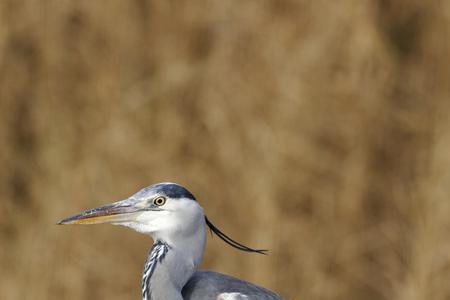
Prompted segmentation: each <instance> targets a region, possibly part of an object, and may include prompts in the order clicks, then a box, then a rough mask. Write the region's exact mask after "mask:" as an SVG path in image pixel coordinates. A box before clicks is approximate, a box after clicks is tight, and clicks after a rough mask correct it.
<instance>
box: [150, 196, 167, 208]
mask: <svg viewBox="0 0 450 300" xmlns="http://www.w3.org/2000/svg"><path fill="white" fill-rule="evenodd" d="M165 203H166V198H164V197H162V196H161V197H156V198H155V199H153V204H155V205H157V206H163V205H164V204H165Z"/></svg>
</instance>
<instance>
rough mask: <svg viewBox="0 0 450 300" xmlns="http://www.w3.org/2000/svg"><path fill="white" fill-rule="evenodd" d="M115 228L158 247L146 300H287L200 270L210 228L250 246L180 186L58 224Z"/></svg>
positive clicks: (145, 285)
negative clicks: (214, 219)
mask: <svg viewBox="0 0 450 300" xmlns="http://www.w3.org/2000/svg"><path fill="white" fill-rule="evenodd" d="M99 223H110V224H115V225H122V226H127V227H130V228H132V229H134V230H136V231H138V232H141V233H144V234H147V235H150V236H151V237H152V238H153V240H154V241H155V244H154V245H153V247H152V249H151V251H150V253H149V255H148V258H147V260H146V262H145V265H144V272H143V274H142V299H143V300H282V298H281V297H280V296H279V295H277V294H275V293H274V292H271V291H269V290H267V289H264V288H262V287H259V286H257V285H254V284H252V283H249V282H246V281H243V280H240V279H237V278H234V277H231V276H228V275H224V274H220V273H216V272H209V271H198V266H199V265H200V262H201V259H202V256H203V252H204V247H205V244H206V227H209V229H210V230H211V232H212V233H214V234H216V235H217V236H218V237H219V238H221V239H222V240H223V241H225V242H226V243H227V244H229V245H230V246H232V247H234V248H236V249H239V250H241V251H245V252H251V253H259V254H264V252H265V251H266V250H261V249H253V248H250V247H247V246H245V245H243V244H241V243H239V242H237V241H235V240H233V239H231V238H230V237H229V236H227V235H226V234H225V233H223V232H222V231H221V230H220V229H219V228H217V227H216V226H214V225H213V224H212V223H211V221H210V220H209V219H208V218H207V217H206V215H205V214H204V212H203V208H202V207H201V206H200V204H199V203H198V202H197V200H196V199H195V197H194V196H193V195H192V193H191V192H189V191H188V190H187V189H186V188H184V187H182V186H181V185H178V184H175V183H159V184H155V185H152V186H149V187H146V188H144V189H142V190H140V191H139V192H137V193H136V194H134V195H132V196H131V197H129V198H127V199H125V200H122V201H118V202H115V203H112V204H109V205H104V206H101V207H98V208H95V209H90V210H87V211H85V212H82V213H80V214H77V215H74V216H71V217H68V218H66V219H64V220H62V221H60V222H59V223H58V224H99Z"/></svg>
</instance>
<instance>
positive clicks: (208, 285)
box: [182, 271, 283, 300]
mask: <svg viewBox="0 0 450 300" xmlns="http://www.w3.org/2000/svg"><path fill="white" fill-rule="evenodd" d="M182 294H183V299H184V300H220V299H223V300H228V299H229V300H241V299H245V300H283V298H281V297H280V296H278V295H277V294H275V293H274V292H271V291H269V290H267V289H265V288H262V287H259V286H257V285H254V284H252V283H249V282H246V281H243V280H240V279H237V278H234V277H232V276H228V275H225V274H220V273H216V272H210V271H197V272H196V273H195V274H194V275H193V276H192V277H191V278H190V279H189V281H188V283H187V284H186V285H185V286H184V288H183V290H182ZM219 295H221V296H220V297H219Z"/></svg>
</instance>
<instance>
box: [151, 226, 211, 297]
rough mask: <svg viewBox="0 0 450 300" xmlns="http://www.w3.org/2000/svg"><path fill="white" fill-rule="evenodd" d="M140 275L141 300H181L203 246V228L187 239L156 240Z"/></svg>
mask: <svg viewBox="0 0 450 300" xmlns="http://www.w3.org/2000/svg"><path fill="white" fill-rule="evenodd" d="M155 240H156V242H155V244H154V245H153V247H152V249H151V250H150V253H149V255H148V257H147V260H146V262H145V266H144V273H143V276H142V299H143V300H160V299H173V300H178V299H179V300H182V299H183V298H182V296H181V290H182V289H183V287H184V285H185V284H186V282H187V281H188V280H189V278H191V276H192V275H193V274H194V273H195V271H196V270H197V268H198V266H199V264H200V262H201V260H202V257H203V251H204V247H205V241H206V236H205V229H204V226H203V227H202V228H201V229H200V230H198V231H197V232H195V233H194V234H192V235H190V236H185V235H184V234H183V235H182V236H181V237H176V238H175V237H174V238H171V237H166V238H165V239H164V238H162V237H160V238H157V239H155Z"/></svg>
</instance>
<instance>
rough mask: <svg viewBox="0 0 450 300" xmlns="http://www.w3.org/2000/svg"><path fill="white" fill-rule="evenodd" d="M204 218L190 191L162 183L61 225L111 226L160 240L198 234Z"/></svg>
mask: <svg viewBox="0 0 450 300" xmlns="http://www.w3.org/2000/svg"><path fill="white" fill-rule="evenodd" d="M204 218H205V217H204V214H203V209H202V207H201V206H200V205H199V204H198V202H197V201H196V200H195V198H194V196H193V195H192V194H191V193H190V192H189V191H188V190H187V189H185V188H184V187H182V186H181V185H178V184H175V183H159V184H155V185H151V186H149V187H146V188H144V189H142V190H140V191H139V192H137V193H136V194H134V195H132V196H131V197H129V198H128V199H125V200H122V201H118V202H114V203H111V204H108V205H104V206H100V207H97V208H94V209H89V210H86V211H84V212H82V213H79V214H76V215H74V216H71V217H68V218H66V219H63V220H61V221H60V222H58V224H102V223H109V224H114V225H123V226H127V227H130V228H133V229H134V230H136V231H138V232H141V233H145V234H150V235H152V236H155V235H156V236H159V235H161V234H164V233H174V232H177V231H184V232H186V231H189V230H195V229H197V228H198V227H199V226H204Z"/></svg>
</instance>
